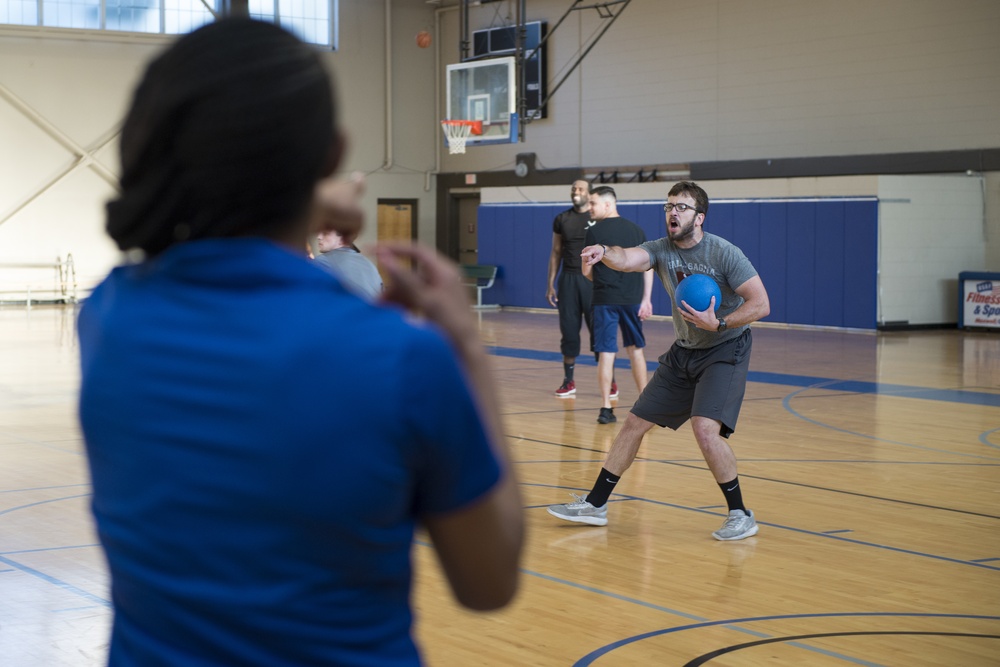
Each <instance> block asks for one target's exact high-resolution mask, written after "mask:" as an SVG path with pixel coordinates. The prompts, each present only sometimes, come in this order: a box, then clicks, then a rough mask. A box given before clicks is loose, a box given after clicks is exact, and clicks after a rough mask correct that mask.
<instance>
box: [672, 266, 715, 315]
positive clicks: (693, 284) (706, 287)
mask: <svg viewBox="0 0 1000 667" xmlns="http://www.w3.org/2000/svg"><path fill="white" fill-rule="evenodd" d="M713 296H714V297H715V309H716V310H718V309H719V306H721V305H722V291H721V290H719V286H718V285H717V284H716V282H715V281H714V280H712V278H711V277H710V276H706V275H705V274H704V273H696V274H694V275H691V276H688V277H687V278H685V279H684V280H682V281H680V282H679V283H678V284H677V289H676V290H675V291H674V298H675V300H676V303H677V307H678V308H680V307H681V301H684V302H686V303H687V305H688V306H690V307H691V308H692V309H693V310H697V311H703V310H707V309H708V306H709V304H710V303H711V301H712V297H713Z"/></svg>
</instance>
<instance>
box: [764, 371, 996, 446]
mask: <svg viewBox="0 0 1000 667" xmlns="http://www.w3.org/2000/svg"><path fill="white" fill-rule="evenodd" d="M834 382H835V381H834ZM808 389H826V387H825V386H814V387H806V388H805V389H798V390H796V391H793V392H792V393H790V394H788V395H787V396H785V397H784V398H783V399H781V405H782V407H783V408H785V410H786V411H787V412H788V413H789V414H792V415H795V416H796V417H798V418H799V419H801V420H802V421H805V422H809V423H810V424H815V425H816V426H820V427H822V428H826V429H829V430H831V431H837V432H838V433H847V434H848V435H853V436H855V437H858V438H868V439H869V440H876V441H878V442H885V443H888V444H890V445H900V446H902V447H910V448H912V449H921V450H923V451H925V452H936V453H938V454H951V455H953V456H964V457H968V458H975V459H986V460H990V461H995V460H996V458H995V457H993V456H985V455H983V454H970V453H967V452H956V451H954V450H950V449H939V448H937V447H927V446H925V445H917V444H914V443H912V442H902V441H900V440H890V439H889V438H882V437H879V436H877V435H870V434H868V433H861V432H860V431H852V430H850V429H846V428H841V427H839V426H834V425H832V424H827V423H825V422H821V421H819V420H817V419H813V418H812V417H806V416H805V415H804V414H802V413H801V412H798V411H797V410H795V409H794V408H793V407H792V399H793V398H795V397H796V396H798V395H799V394H801V393H802V392H804V391H807V390H808Z"/></svg>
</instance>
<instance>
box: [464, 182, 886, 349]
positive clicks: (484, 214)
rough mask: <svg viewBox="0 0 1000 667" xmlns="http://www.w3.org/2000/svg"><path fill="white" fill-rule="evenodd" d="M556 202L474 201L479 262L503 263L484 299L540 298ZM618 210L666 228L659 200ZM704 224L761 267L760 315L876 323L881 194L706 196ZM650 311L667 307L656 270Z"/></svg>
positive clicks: (513, 302)
mask: <svg viewBox="0 0 1000 667" xmlns="http://www.w3.org/2000/svg"><path fill="white" fill-rule="evenodd" d="M565 209H566V206H565V205H555V204H483V205H480V207H479V218H478V220H479V262H480V264H495V265H497V266H499V267H500V271H499V273H498V276H497V280H496V283H495V284H494V286H493V288H492V289H489V290H486V291H485V292H484V293H483V303H491V304H499V305H502V306H518V307H525V308H547V307H549V305H548V302H547V301H546V300H545V287H546V284H545V282H546V276H547V271H548V261H549V253H550V252H551V250H552V219H553V218H554V217H555V216H556V215H557V214H558V213H559V212H560V211H563V210H565ZM618 212H619V214H620V215H621V216H622V217H624V218H628V219H629V220H632V221H633V222H635V223H636V224H638V225H639V226H640V227H642V229H643V231H645V232H646V236H647V238H649V239H654V238H658V237H660V236H662V235H663V234H664V231H665V227H664V214H663V204H662V202H620V203H619V206H618ZM705 231H709V232H712V233H713V234H717V235H719V236H721V237H723V238H725V239H728V240H730V241H732V242H733V243H735V244H736V245H738V246H739V247H740V248H742V249H743V252H744V253H746V255H747V257H749V258H750V261H752V262H753V263H754V266H756V267H757V270H758V271H759V272H760V275H761V279H762V280H763V281H764V285H765V287H767V291H768V295H769V296H770V299H771V314H770V316H769V317H767V318H766V319H765V320H764V321H767V322H782V323H787V324H806V325H817V326H832V327H851V328H860V329H874V328H875V326H876V305H877V301H876V299H877V289H878V286H877V262H878V201H877V200H876V199H874V198H863V199H854V198H843V199H837V198H831V199H819V200H817V199H804V200H774V201H768V200H750V201H718V202H712V204H711V206H710V209H709V213H708V218H707V220H706V222H705ZM653 312H654V314H656V315H668V314H669V313H670V299H669V297H668V296H667V293H666V290H664V289H663V286H662V285H660V281H659V279H658V278H657V279H656V281H655V282H654V285H653Z"/></svg>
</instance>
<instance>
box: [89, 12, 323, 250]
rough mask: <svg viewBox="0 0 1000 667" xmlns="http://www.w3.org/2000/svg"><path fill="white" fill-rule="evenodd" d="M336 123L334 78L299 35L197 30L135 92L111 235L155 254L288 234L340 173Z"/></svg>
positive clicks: (228, 25) (246, 26)
mask: <svg viewBox="0 0 1000 667" xmlns="http://www.w3.org/2000/svg"><path fill="white" fill-rule="evenodd" d="M335 126H336V119H335V109H334V99H333V91H332V86H331V80H330V76H329V74H328V72H327V71H326V70H325V69H324V67H323V66H322V64H321V63H320V60H319V57H318V56H317V54H316V53H315V52H314V51H313V50H312V49H311V48H310V47H308V46H306V45H305V44H303V43H302V42H301V41H300V40H299V39H298V38H296V37H294V36H293V35H291V34H290V33H288V32H286V31H284V30H282V29H281V28H278V27H277V26H275V25H272V24H269V23H263V22H259V21H252V20H249V19H242V18H241V19H223V20H221V21H218V22H215V23H211V24H208V25H206V26H204V27H202V28H199V29H198V30H195V31H194V32H192V33H190V34H188V35H186V36H184V37H182V38H180V39H179V40H178V41H177V42H176V43H174V44H173V45H172V46H171V47H170V48H168V49H167V50H166V51H165V52H164V53H163V54H162V55H160V56H159V57H158V58H156V59H155V60H154V61H153V62H152V63H151V64H150V65H149V67H148V69H147V70H146V73H145V75H144V76H143V78H142V81H141V82H140V83H139V86H138V87H137V88H136V91H135V95H134V98H133V100H132V106H131V108H130V109H129V112H128V115H127V116H126V118H125V123H124V126H123V128H122V136H121V162H122V178H121V187H122V193H121V196H120V197H119V198H118V199H115V200H113V201H111V202H109V203H108V206H107V212H108V219H107V231H108V234H109V235H110V236H111V238H112V239H114V240H115V242H116V243H117V244H118V247H119V248H121V249H122V250H130V249H133V248H141V249H142V250H144V251H145V252H146V254H147V256H155V255H157V254H159V253H161V252H163V251H164V250H165V249H166V248H168V247H169V246H171V245H173V244H174V243H178V242H182V241H187V240H195V239H204V238H218V237H231V236H265V237H272V238H273V237H277V236H280V235H281V233H282V232H283V231H284V230H285V229H286V228H287V227H288V226H289V225H291V224H297V223H299V222H300V221H301V219H302V218H303V217H304V216H305V215H306V214H307V211H308V207H309V205H310V202H311V199H312V192H313V188H314V186H315V185H316V182H317V181H318V180H319V179H320V178H322V177H323V176H324V175H326V174H328V173H330V172H331V171H332V170H333V168H334V167H335V166H336V165H335V164H332V163H331V162H332V161H333V160H335V159H336V156H337V155H338V154H339V148H340V147H339V146H337V145H335V142H337V141H338V135H337V134H336V132H335Z"/></svg>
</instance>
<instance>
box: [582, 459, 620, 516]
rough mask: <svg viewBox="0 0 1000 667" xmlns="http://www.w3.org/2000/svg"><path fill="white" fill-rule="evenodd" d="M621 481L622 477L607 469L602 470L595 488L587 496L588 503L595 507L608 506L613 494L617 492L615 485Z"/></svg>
mask: <svg viewBox="0 0 1000 667" xmlns="http://www.w3.org/2000/svg"><path fill="white" fill-rule="evenodd" d="M620 479H621V476H620V475H613V474H611V473H610V472H608V471H607V469H606V468H601V475H600V477H598V478H597V481H596V482H594V488H593V489H591V491H590V493H589V494H587V502H588V503H590V504H591V505H593V506H594V507H603V506H604V505H607V504H608V498H609V497H610V496H611V492H612V491H614V490H615V484H617V483H618V480H620Z"/></svg>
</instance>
